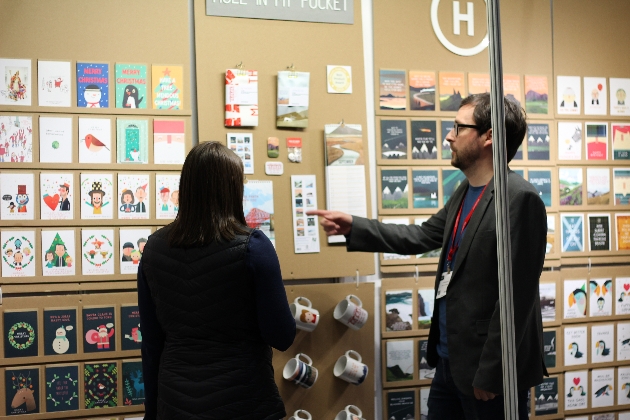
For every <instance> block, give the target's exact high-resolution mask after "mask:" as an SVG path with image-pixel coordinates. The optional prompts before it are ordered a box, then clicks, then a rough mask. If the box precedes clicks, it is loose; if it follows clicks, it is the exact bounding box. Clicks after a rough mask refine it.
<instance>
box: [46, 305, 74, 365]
mask: <svg viewBox="0 0 630 420" xmlns="http://www.w3.org/2000/svg"><path fill="white" fill-rule="evenodd" d="M76 353H77V310H76V309H48V310H47V309H44V355H46V356H55V355H57V354H76Z"/></svg>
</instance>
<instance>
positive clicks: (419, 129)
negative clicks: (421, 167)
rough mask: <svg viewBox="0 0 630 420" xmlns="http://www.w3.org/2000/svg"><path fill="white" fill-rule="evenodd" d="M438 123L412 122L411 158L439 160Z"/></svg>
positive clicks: (432, 121)
mask: <svg viewBox="0 0 630 420" xmlns="http://www.w3.org/2000/svg"><path fill="white" fill-rule="evenodd" d="M437 156H438V149H437V122H436V121H435V120H431V121H425V120H411V158H412V159H422V160H428V159H437Z"/></svg>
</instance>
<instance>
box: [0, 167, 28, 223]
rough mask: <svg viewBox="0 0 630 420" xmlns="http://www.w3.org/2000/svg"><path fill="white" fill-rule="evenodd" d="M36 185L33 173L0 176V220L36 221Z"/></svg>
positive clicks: (4, 173) (3, 174)
mask: <svg viewBox="0 0 630 420" xmlns="http://www.w3.org/2000/svg"><path fill="white" fill-rule="evenodd" d="M34 186H35V183H34V181H33V174H32V173H30V174H29V173H19V174H17V173H6V172H3V173H2V174H0V196H2V204H0V206H1V208H0V218H1V219H3V220H33V219H35V201H36V200H33V193H34V192H35V188H34Z"/></svg>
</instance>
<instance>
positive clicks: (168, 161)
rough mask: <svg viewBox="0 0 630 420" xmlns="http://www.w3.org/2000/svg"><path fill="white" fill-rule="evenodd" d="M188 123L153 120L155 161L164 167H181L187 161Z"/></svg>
mask: <svg viewBox="0 0 630 420" xmlns="http://www.w3.org/2000/svg"><path fill="white" fill-rule="evenodd" d="M185 140H186V122H185V121H184V120H160V119H154V120H153V161H154V162H155V163H156V164H158V165H161V164H164V165H181V164H183V163H184V160H185V159H186V142H185Z"/></svg>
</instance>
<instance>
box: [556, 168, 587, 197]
mask: <svg viewBox="0 0 630 420" xmlns="http://www.w3.org/2000/svg"><path fill="white" fill-rule="evenodd" d="M558 184H559V186H560V205H561V206H581V205H582V168H558Z"/></svg>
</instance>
